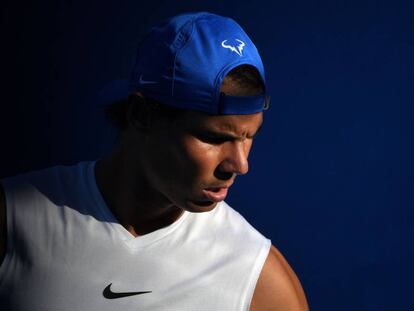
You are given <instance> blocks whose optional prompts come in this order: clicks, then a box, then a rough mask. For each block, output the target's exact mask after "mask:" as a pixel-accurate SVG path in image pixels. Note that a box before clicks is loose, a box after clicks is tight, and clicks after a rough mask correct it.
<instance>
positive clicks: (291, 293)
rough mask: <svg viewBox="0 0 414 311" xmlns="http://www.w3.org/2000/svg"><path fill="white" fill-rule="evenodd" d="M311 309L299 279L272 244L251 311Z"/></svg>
mask: <svg viewBox="0 0 414 311" xmlns="http://www.w3.org/2000/svg"><path fill="white" fill-rule="evenodd" d="M305 310H309V308H308V304H307V302H306V297H305V294H304V292H303V289H302V286H301V285H300V282H299V279H298V278H297V276H296V275H295V273H294V272H293V270H292V268H291V267H290V266H289V264H288V263H287V261H286V259H285V258H284V257H283V256H282V254H281V253H280V252H279V251H278V250H277V249H276V248H275V247H274V246H273V245H272V247H271V249H270V252H269V255H268V257H267V259H266V262H265V264H264V266H263V269H262V272H261V273H260V276H259V280H258V281H257V284H256V288H255V291H254V295H253V299H252V303H251V306H250V311H305Z"/></svg>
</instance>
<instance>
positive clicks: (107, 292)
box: [102, 283, 152, 299]
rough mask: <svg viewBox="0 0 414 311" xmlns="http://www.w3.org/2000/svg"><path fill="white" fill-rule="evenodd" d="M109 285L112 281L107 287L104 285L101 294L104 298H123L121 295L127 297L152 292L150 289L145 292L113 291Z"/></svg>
mask: <svg viewBox="0 0 414 311" xmlns="http://www.w3.org/2000/svg"><path fill="white" fill-rule="evenodd" d="M111 285H112V283H110V284H109V285H108V286H107V287H105V289H104V290H103V292H102V295H103V296H104V297H105V298H106V299H117V298H123V297H129V296H135V295H142V294H148V293H152V291H146V292H124V293H114V292H113V291H112V290H111Z"/></svg>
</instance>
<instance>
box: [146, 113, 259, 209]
mask: <svg viewBox="0 0 414 311" xmlns="http://www.w3.org/2000/svg"><path fill="white" fill-rule="evenodd" d="M262 121H263V115H262V113H256V114H252V115H228V116H209V115H206V114H202V113H197V112H187V113H186V114H185V115H184V116H182V117H180V118H179V120H178V121H177V122H172V123H170V124H168V125H166V124H163V125H158V126H157V125H156V126H155V128H154V130H153V131H152V132H151V134H150V136H149V139H148V141H149V143H148V144H147V146H149V149H148V150H149V153H148V158H147V164H148V165H146V175H147V177H148V180H149V182H150V183H151V188H153V189H154V190H155V191H156V192H158V193H159V194H160V195H161V196H163V197H164V198H166V199H167V200H168V202H169V205H171V206H176V207H180V208H182V209H184V210H187V211H191V212H204V211H209V210H211V209H213V208H214V207H215V206H216V205H217V203H218V202H220V201H222V200H224V199H225V197H226V195H227V192H228V189H229V188H230V186H231V185H232V184H233V182H234V180H235V178H236V176H237V175H242V174H246V173H247V171H248V155H249V152H250V149H251V146H252V142H253V137H254V136H255V135H256V133H257V132H258V130H259V128H260V126H261V124H262Z"/></svg>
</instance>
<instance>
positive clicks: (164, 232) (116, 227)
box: [85, 161, 190, 249]
mask: <svg viewBox="0 0 414 311" xmlns="http://www.w3.org/2000/svg"><path fill="white" fill-rule="evenodd" d="M95 165H96V161H91V162H89V163H88V164H87V165H86V172H85V173H86V180H87V184H88V186H89V187H88V188H89V193H90V195H91V199H92V200H93V203H94V204H93V205H94V207H95V209H96V212H97V213H99V215H100V216H101V218H103V219H104V220H105V221H106V222H107V224H108V225H109V226H110V227H111V230H112V231H113V233H115V234H116V235H117V236H118V237H119V238H120V240H122V241H123V243H125V244H126V246H127V247H128V248H130V249H140V248H143V247H147V246H149V245H150V244H153V243H155V242H157V241H159V240H161V239H163V238H165V237H167V236H168V235H170V234H171V233H173V232H174V231H175V230H176V229H178V228H179V227H181V225H182V224H184V223H185V221H186V220H187V218H188V216H189V214H190V213H189V212H188V211H184V212H183V214H182V215H181V216H180V217H179V218H178V219H177V220H176V221H175V222H173V223H172V224H170V225H168V226H166V227H163V228H161V229H158V230H155V231H153V232H150V233H147V234H145V235H140V236H137V237H135V236H133V235H132V234H131V233H130V232H129V231H128V230H127V229H126V228H125V227H123V226H122V225H121V224H120V223H119V221H118V220H117V219H116V217H115V216H114V215H113V213H112V212H111V210H110V209H109V207H108V206H107V204H106V202H105V200H104V198H103V196H102V194H101V192H100V190H99V188H98V185H97V183H96V177H95Z"/></svg>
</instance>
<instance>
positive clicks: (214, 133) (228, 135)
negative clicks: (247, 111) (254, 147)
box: [202, 123, 263, 139]
mask: <svg viewBox="0 0 414 311" xmlns="http://www.w3.org/2000/svg"><path fill="white" fill-rule="evenodd" d="M262 125H263V123H262V124H260V126H259V127H258V129H257V130H256V132H255V133H254V134H253V135H251V136H247V137H248V138H255V137H256V136H257V135H258V134H259V132H260V130H261V128H262ZM202 132H203V133H204V134H207V135H209V136H213V137H217V138H231V139H241V138H242V137H240V136H238V135H235V134H234V133H232V132H226V131H220V130H215V129H203V130H202Z"/></svg>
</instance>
